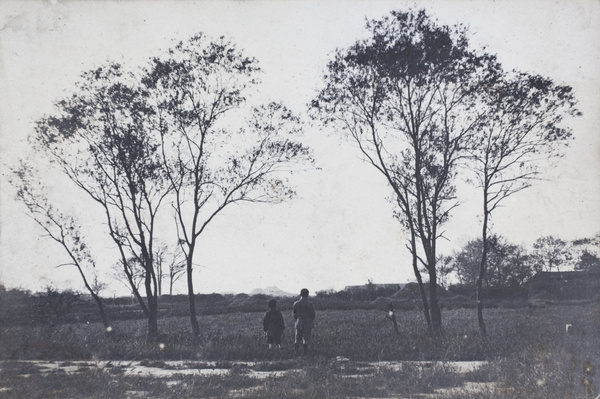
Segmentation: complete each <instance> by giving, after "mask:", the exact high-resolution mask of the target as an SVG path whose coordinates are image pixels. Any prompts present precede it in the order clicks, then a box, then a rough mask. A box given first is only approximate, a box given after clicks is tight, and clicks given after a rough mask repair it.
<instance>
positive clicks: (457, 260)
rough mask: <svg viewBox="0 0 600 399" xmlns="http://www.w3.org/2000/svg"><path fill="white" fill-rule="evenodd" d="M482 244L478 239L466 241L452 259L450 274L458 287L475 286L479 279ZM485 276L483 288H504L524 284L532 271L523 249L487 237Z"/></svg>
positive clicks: (495, 238)
mask: <svg viewBox="0 0 600 399" xmlns="http://www.w3.org/2000/svg"><path fill="white" fill-rule="evenodd" d="M482 252H483V242H482V240H481V238H478V239H476V240H470V241H469V242H467V243H466V244H465V245H464V246H463V248H462V249H460V250H459V251H457V252H455V253H454V254H453V256H452V259H453V265H452V266H453V271H454V272H455V273H456V274H457V276H458V278H459V281H460V283H461V284H467V285H475V286H476V284H477V280H478V278H479V270H480V262H481V254H482ZM486 270H487V273H486V274H485V276H484V279H483V285H484V286H485V287H492V288H507V287H511V286H517V285H520V284H522V283H524V282H525V281H526V280H527V279H528V278H529V277H531V276H532V275H533V274H534V273H535V271H536V270H537V269H536V268H535V265H534V264H533V263H532V262H531V261H530V258H529V255H528V254H527V252H526V251H525V249H524V248H523V247H521V246H519V245H514V244H511V243H509V242H508V241H507V240H506V239H505V238H504V237H501V236H497V235H492V236H490V237H488V255H487V268H486Z"/></svg>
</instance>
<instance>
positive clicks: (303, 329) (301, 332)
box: [263, 288, 315, 354]
mask: <svg viewBox="0 0 600 399" xmlns="http://www.w3.org/2000/svg"><path fill="white" fill-rule="evenodd" d="M293 309H294V320H295V329H296V334H295V341H294V348H295V349H296V352H298V350H299V349H300V344H302V349H303V351H304V354H306V353H307V352H308V342H309V341H310V336H311V332H312V328H313V323H314V320H315V308H314V306H313V304H312V302H311V301H309V300H308V290H307V289H306V288H303V289H302V290H301V291H300V299H299V300H297V301H296V302H294V308H293ZM263 327H264V330H265V331H266V332H267V344H269V349H271V348H272V347H273V346H277V347H278V348H279V347H280V346H281V336H282V335H283V330H284V329H285V324H284V322H283V316H282V315H281V311H279V310H278V309H277V301H276V300H275V299H270V300H269V310H268V311H267V313H266V314H265V317H264V319H263Z"/></svg>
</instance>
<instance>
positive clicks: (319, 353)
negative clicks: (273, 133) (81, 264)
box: [0, 295, 600, 398]
mask: <svg viewBox="0 0 600 399" xmlns="http://www.w3.org/2000/svg"><path fill="white" fill-rule="evenodd" d="M13 296H14V295H13ZM24 297H25V298H27V297H28V296H24ZM30 298H32V300H31V304H32V305H34V304H35V303H36V301H34V300H33V298H35V299H37V300H39V296H38V297H33V296H30ZM244 298H245V299H246V300H247V299H249V298H252V297H244ZM167 299H168V300H165V301H164V302H165V306H166V305H169V306H171V307H172V309H176V308H177V306H175V304H177V303H178V301H177V300H176V298H174V297H171V298H167ZM233 299H234V297H233V296H222V295H211V296H204V297H202V298H201V301H200V302H201V303H204V302H205V301H209V302H211V303H213V305H214V307H213V308H212V312H213V313H214V314H204V315H202V316H201V317H199V323H200V331H201V334H200V336H199V338H198V340H197V341H196V343H194V340H193V339H192V334H190V331H189V322H188V319H187V317H186V316H185V315H184V314H180V315H177V316H171V317H169V316H165V317H163V318H161V319H160V328H161V330H162V331H165V334H161V335H159V337H158V340H157V341H156V342H149V341H148V339H147V334H146V328H147V326H146V324H145V321H144V319H143V317H139V318H137V319H129V320H125V319H123V318H122V317H116V318H115V319H116V321H115V322H114V324H113V325H112V326H111V327H112V331H110V332H108V331H106V329H105V328H104V327H103V325H102V323H101V322H100V321H99V320H96V321H92V322H90V323H88V322H87V321H79V322H72V321H71V322H62V323H54V324H52V323H46V322H43V323H42V322H41V321H37V322H36V323H35V324H34V323H28V324H27V325H23V324H21V325H19V323H15V320H14V319H11V322H10V323H3V327H2V329H1V330H0V336H1V337H2V340H1V341H0V358H1V359H2V360H3V361H2V363H1V365H0V369H1V370H0V380H1V381H4V382H3V383H2V384H1V385H0V397H32V398H34V397H53V396H55V397H62V398H80V397H94V398H108V397H127V396H134V395H150V396H152V397H159V398H171V397H178V398H192V397H194V398H206V397H219V398H230V397H236V398H239V397H241V398H244V397H247V398H281V397H288V398H300V397H302V398H346V397H349V396H352V397H390V396H392V397H398V396H400V397H408V396H410V395H416V394H435V395H436V397H438V398H465V397H467V398H468V397H472V398H525V397H526V398H586V397H595V396H593V395H598V393H600V391H599V388H598V384H597V382H596V381H594V374H595V373H596V372H597V369H598V367H599V366H600V347H598V345H597V342H600V333H599V332H598V330H597V328H596V327H597V326H598V324H599V323H600V315H599V314H598V312H597V308H598V303H596V302H586V303H583V302H581V303H577V304H571V305H570V306H567V304H566V303H563V304H554V305H546V306H544V307H526V306H521V307H510V308H509V307H497V308H493V309H488V310H487V312H488V314H489V320H490V322H489V329H488V335H487V337H486V338H485V339H484V338H482V337H481V336H480V334H479V333H478V328H477V319H476V315H475V314H474V312H472V309H465V308H455V309H446V310H445V311H444V316H445V319H446V320H447V322H446V324H445V327H444V331H443V334H441V335H439V336H437V335H428V334H424V329H425V326H424V325H423V321H422V319H421V318H422V317H423V315H422V312H421V311H420V310H419V309H417V308H413V309H411V310H398V311H397V312H396V316H397V318H398V322H399V323H398V324H399V333H400V334H396V332H395V331H394V330H393V328H392V326H391V323H390V322H389V320H386V319H385V312H384V311H383V310H381V309H378V308H376V307H375V308H369V307H368V306H367V307H365V308H358V309H352V310H323V309H322V308H319V312H318V318H317V324H316V327H315V331H314V345H313V351H312V353H311V354H310V355H309V356H306V357H296V355H295V354H294V351H293V345H292V339H293V338H292V319H291V312H290V311H289V309H287V308H286V307H284V308H283V313H284V316H285V322H286V331H285V336H284V346H283V348H282V350H281V351H280V352H276V351H268V350H267V346H266V344H265V338H264V336H263V333H262V329H261V325H260V321H261V320H262V314H263V313H262V310H261V311H260V312H259V311H256V312H241V311H237V312H236V311H232V309H231V308H230V307H228V304H229V303H231V301H233ZM238 299H239V298H238ZM317 299H318V298H315V300H317ZM112 302H114V303H111V306H109V309H111V312H113V314H114V315H117V314H118V312H117V310H118V309H119V308H121V309H123V310H124V311H125V312H126V314H128V315H131V313H130V310H129V307H130V306H131V305H129V304H128V303H127V301H123V300H114V301H112ZM179 302H181V306H182V307H183V308H185V305H186V302H185V297H182V298H181V301H179ZM283 302H284V303H285V301H283ZM207 303H208V302H207ZM325 303H326V302H322V304H325ZM348 303H349V304H357V305H364V304H368V302H361V301H348ZM417 303H418V302H417ZM217 304H220V306H221V307H220V312H217V311H218V310H219V308H218V306H217ZM5 305H6V303H5ZM82 306H83V305H81V304H80V305H77V306H75V307H73V309H75V310H71V311H76V312H77V313H79V314H80V315H81V314H82ZM264 306H265V304H263V307H264ZM26 308H27V306H25V309H26ZM23 309H24V308H23V307H22V308H21V310H23ZM4 310H6V306H4ZM89 312H90V314H92V313H93V307H92V306H91V304H90V310H89ZM69 317H70V316H69V312H66V315H65V318H66V319H69ZM566 324H573V325H574V326H575V327H576V328H574V330H573V331H574V332H573V331H571V334H567V333H566V330H565V325H566ZM339 359H342V360H339ZM26 360H36V361H38V360H50V361H52V364H55V365H56V369H53V370H54V371H48V370H45V371H43V372H42V370H41V369H40V368H39V367H38V366H36V364H37V363H36V362H33V363H32V362H25V361H26ZM117 360H121V361H126V363H127V364H130V363H131V362H138V363H139V364H140V365H142V366H145V367H154V368H159V369H162V370H167V371H168V377H156V376H148V375H132V374H131V373H127V372H126V371H125V369H124V368H123V366H117V365H113V366H110V364H111V362H109V361H112V362H115V361H117ZM174 360H178V361H183V362H182V363H181V364H182V366H181V367H186V368H188V369H195V370H201V369H215V368H216V369H222V370H223V373H221V374H219V375H212V374H211V375H209V374H208V373H207V374H206V375H205V374H202V373H198V374H197V375H196V374H195V375H187V374H185V375H184V374H183V373H182V372H181V371H180V369H179V368H177V367H174V366H173V365H172V364H171V361H174ZM474 360H477V361H487V363H486V364H485V365H484V366H483V367H481V368H478V369H476V370H474V371H470V372H467V373H457V372H456V371H455V370H452V369H451V368H450V367H446V366H445V365H446V364H448V365H450V364H451V363H446V362H452V361H474ZM75 361H78V363H77V364H79V362H80V361H84V363H85V364H84V365H80V366H79V367H77V368H76V370H77V371H76V372H74V373H70V372H65V371H64V370H63V371H61V368H60V367H59V366H61V365H69V364H71V363H65V362H75ZM388 361H391V362H396V363H392V364H396V365H399V364H401V365H402V367H387V366H385V365H386V364H388V363H386V362H388ZM407 361H421V362H426V363H424V364H423V363H418V362H416V363H410V362H408V363H407ZM430 361H436V363H429V362H430ZM381 362H383V363H381ZM397 362H402V363H397ZM437 362H440V363H437ZM121 364H122V363H121ZM433 364H438V365H440V367H431V365H433ZM24 375H28V376H29V377H24ZM467 383H468V384H471V385H469V386H471V387H472V386H475V387H476V388H474V389H475V390H474V391H470V390H466V391H465V390H463V391H461V392H460V393H457V392H458V391H456V390H454V388H455V387H464V386H467V385H465V384H467ZM74 387H78V388H77V389H75V388H74ZM450 388H452V389H450ZM469 392H471V393H469ZM473 392H475V393H473Z"/></svg>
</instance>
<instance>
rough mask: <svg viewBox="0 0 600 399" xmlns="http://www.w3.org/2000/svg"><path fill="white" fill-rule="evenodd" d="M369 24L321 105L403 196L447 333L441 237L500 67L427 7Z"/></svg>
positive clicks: (344, 56) (438, 321)
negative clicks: (478, 96)
mask: <svg viewBox="0 0 600 399" xmlns="http://www.w3.org/2000/svg"><path fill="white" fill-rule="evenodd" d="M367 27H368V29H369V30H370V33H371V36H370V38H368V39H366V40H363V41H359V42H357V43H356V44H354V45H353V46H352V47H350V48H349V49H347V50H344V51H342V50H340V51H338V52H337V53H336V54H335V56H334V59H333V60H332V61H331V62H330V63H329V65H328V74H327V76H326V77H325V81H326V87H325V89H324V90H322V91H321V93H320V95H319V96H318V98H317V99H316V100H315V101H314V102H313V107H314V108H316V109H317V111H319V112H320V115H321V116H322V117H323V119H324V120H325V121H326V122H335V123H336V124H337V125H338V126H341V127H342V128H343V129H345V130H346V131H347V132H348V134H349V136H350V138H351V139H353V140H354V141H355V142H356V144H357V146H358V148H359V150H360V151H361V153H362V154H363V156H364V158H365V159H366V161H367V162H368V163H370V164H371V165H372V166H373V167H375V168H376V169H377V170H378V171H379V172H380V173H381V174H382V175H383V177H384V178H385V179H386V181H387V182H388V183H389V185H390V187H391V189H392V190H393V193H394V201H395V202H396V203H397V204H398V209H399V211H398V212H396V216H397V217H398V218H399V220H400V222H401V223H402V225H403V226H404V228H405V229H406V230H407V231H408V232H409V233H410V235H409V237H410V238H409V243H408V245H407V247H408V249H409V250H410V252H411V253H412V255H413V264H412V267H413V271H414V273H415V277H416V278H417V281H418V283H419V288H420V292H421V298H422V301H423V305H424V313H425V318H426V321H427V323H428V326H429V329H430V330H432V331H435V332H437V331H439V330H440V329H441V326H442V318H441V311H440V307H439V304H438V299H437V293H436V289H437V285H438V281H437V280H438V276H437V268H436V260H437V240H438V239H439V238H440V237H442V236H443V233H444V232H443V230H442V226H443V225H444V223H445V222H446V221H447V220H448V219H449V217H450V213H451V211H452V209H453V208H454V207H455V206H456V205H457V202H456V196H455V191H456V187H455V184H454V181H455V177H456V173H457V168H458V166H459V164H460V162H461V161H462V157H463V156H464V155H465V154H464V149H465V146H466V144H465V142H466V141H468V140H469V138H470V136H471V135H472V134H473V133H474V127H475V126H476V125H477V122H478V120H479V119H480V118H481V115H480V114H479V113H478V112H477V108H476V107H475V106H474V101H475V95H474V93H475V91H476V90H477V88H478V87H479V86H480V85H482V84H483V82H484V81H485V80H486V79H488V74H489V72H488V71H489V70H493V69H494V68H495V62H494V59H493V58H492V57H487V56H485V55H484V56H478V55H476V54H475V53H474V52H472V51H471V50H470V49H469V47H468V41H467V38H466V36H465V31H464V29H463V28H462V27H461V26H455V27H448V26H438V25H437V24H436V23H435V22H434V21H432V20H431V19H430V18H429V17H428V16H427V15H426V13H425V12H424V11H418V12H408V13H404V12H392V13H391V15H390V16H388V17H385V18H383V19H381V20H378V21H370V22H369V23H368V25H367ZM419 263H421V264H422V265H423V266H424V267H425V269H426V270H427V274H428V277H429V279H428V280H429V282H428V284H429V299H427V297H426V295H425V289H424V286H423V282H422V277H421V273H420V271H419Z"/></svg>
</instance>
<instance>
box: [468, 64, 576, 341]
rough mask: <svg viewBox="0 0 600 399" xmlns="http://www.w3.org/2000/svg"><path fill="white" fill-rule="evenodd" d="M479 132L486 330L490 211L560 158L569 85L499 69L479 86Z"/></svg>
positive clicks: (473, 149)
mask: <svg viewBox="0 0 600 399" xmlns="http://www.w3.org/2000/svg"><path fill="white" fill-rule="evenodd" d="M479 93H480V95H481V101H480V103H481V107H482V109H484V110H485V112H486V115H485V118H484V119H481V120H480V124H479V129H478V133H479V134H478V136H477V137H475V138H474V139H473V140H472V141H471V142H470V153H471V159H472V161H473V162H472V163H470V164H469V168H470V169H471V170H473V171H474V172H475V174H476V176H477V180H476V181H477V183H478V186H479V187H481V190H482V193H483V222H482V230H481V234H482V235H481V237H482V242H483V251H482V255H481V259H480V265H479V277H478V280H477V315H478V323H479V329H480V332H481V333H482V335H485V334H486V327H485V321H484V319H483V298H482V294H481V288H482V284H483V280H484V277H485V273H486V267H487V254H488V250H489V248H488V241H489V240H488V238H489V234H490V232H489V222H490V217H491V215H492V213H493V212H494V211H495V210H496V209H497V208H498V207H499V206H500V205H501V204H502V202H503V201H504V200H505V199H506V198H507V197H509V196H511V195H513V194H515V193H517V192H519V191H521V190H524V189H525V188H527V187H529V186H530V185H531V182H532V181H533V180H535V179H537V178H538V177H539V174H540V171H539V170H540V169H539V168H540V165H541V164H542V163H546V162H547V161H548V160H549V159H553V158H558V157H560V156H561V155H562V152H563V149H564V147H565V146H566V144H567V143H568V140H569V139H570V138H571V131H570V130H569V129H568V128H565V127H562V126H561V122H562V120H563V118H564V117H565V116H567V115H573V116H575V115H578V111H577V110H576V109H575V99H574V97H573V94H572V90H571V88H570V87H569V86H560V85H556V84H554V82H552V80H550V79H547V78H544V77H541V76H538V75H531V74H526V73H517V72H512V73H500V72H499V73H498V74H497V75H496V76H495V77H494V79H491V80H489V81H488V84H486V85H483V86H481V89H480V91H479Z"/></svg>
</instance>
